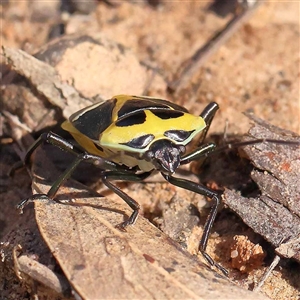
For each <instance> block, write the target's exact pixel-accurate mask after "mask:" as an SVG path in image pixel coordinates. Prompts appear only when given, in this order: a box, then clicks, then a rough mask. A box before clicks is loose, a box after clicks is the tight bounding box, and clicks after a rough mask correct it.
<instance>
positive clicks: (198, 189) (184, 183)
mask: <svg viewBox="0 0 300 300" xmlns="http://www.w3.org/2000/svg"><path fill="white" fill-rule="evenodd" d="M162 176H163V177H164V178H165V179H166V180H167V181H168V182H170V183H171V184H174V185H176V186H178V187H181V188H183V189H186V190H189V191H192V192H194V193H197V194H201V195H204V196H207V197H209V198H211V199H212V200H213V206H212V208H211V211H210V213H209V216H208V217H207V220H206V222H205V225H204V231H203V235H202V238H201V241H200V243H199V251H200V252H201V253H202V255H203V256H204V257H205V259H206V260H207V261H208V262H209V263H210V264H211V265H212V266H215V267H216V268H218V269H219V270H220V271H221V272H222V273H223V274H224V275H226V276H228V271H227V270H226V269H225V268H223V267H222V266H220V265H219V264H217V263H215V262H214V260H213V259H212V258H211V257H210V256H209V254H208V253H207V252H206V246H207V241H208V237H209V234H210V232H211V228H212V226H213V223H214V221H215V219H216V215H217V212H218V207H219V205H220V203H221V197H220V195H219V193H218V192H216V191H214V190H211V189H209V188H207V187H205V186H203V185H200V184H197V183H195V182H192V181H189V180H185V179H181V178H176V177H173V176H170V175H165V174H163V173H162Z"/></svg>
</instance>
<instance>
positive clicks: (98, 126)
mask: <svg viewBox="0 0 300 300" xmlns="http://www.w3.org/2000/svg"><path fill="white" fill-rule="evenodd" d="M116 102H117V101H116V99H112V100H111V101H106V102H104V103H102V104H100V105H99V106H96V107H95V108H93V109H91V110H88V108H84V109H82V110H81V111H82V115H80V112H81V111H79V112H77V113H76V114H74V115H72V116H71V117H70V122H71V123H72V124H73V126H74V127H75V128H76V129H77V130H79V131H80V132H81V133H82V134H84V135H85V136H87V137H89V138H90V139H92V140H99V137H100V135H101V133H102V132H103V131H104V130H105V129H106V128H108V127H109V126H110V125H111V119H112V111H113V109H114V107H115V105H116ZM78 115H79V117H77V116H78ZM76 117H77V118H76ZM73 118H75V120H74V121H73V120H72V119H73Z"/></svg>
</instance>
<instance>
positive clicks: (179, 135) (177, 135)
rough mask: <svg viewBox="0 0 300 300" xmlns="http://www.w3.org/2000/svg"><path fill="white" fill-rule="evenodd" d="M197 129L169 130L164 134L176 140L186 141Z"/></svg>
mask: <svg viewBox="0 0 300 300" xmlns="http://www.w3.org/2000/svg"><path fill="white" fill-rule="evenodd" d="M194 131H195V130H191V131H185V130H168V131H166V132H165V133H164V136H166V137H168V138H169V139H171V140H173V141H176V142H183V141H185V140H186V139H187V138H188V137H189V136H190V135H191V134H192V133H193V132H194Z"/></svg>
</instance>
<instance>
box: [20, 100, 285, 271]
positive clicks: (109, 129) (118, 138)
mask: <svg viewBox="0 0 300 300" xmlns="http://www.w3.org/2000/svg"><path fill="white" fill-rule="evenodd" d="M218 108H219V106H218V104H217V103H215V102H211V103H209V104H208V105H207V106H206V108H205V109H204V110H203V112H202V113H201V114H200V115H199V116H194V115H192V114H190V113H189V112H188V110H187V109H185V108H184V107H181V106H179V105H176V104H174V103H171V102H169V101H167V100H162V99H157V98H151V97H144V96H128V95H118V96H114V97H112V98H111V99H109V100H107V101H104V102H103V101H101V102H98V103H95V104H93V105H91V106H88V107H86V108H84V109H82V110H80V111H78V112H76V113H75V114H73V115H71V116H70V118H69V120H68V121H65V122H64V123H63V124H62V128H63V129H65V130H66V131H68V132H70V133H71V135H72V136H73V138H74V139H75V140H76V141H77V143H78V144H79V146H77V145H73V144H71V143H69V142H68V141H66V140H65V139H63V138H62V137H60V136H58V135H57V134H55V133H53V132H49V133H44V134H42V135H41V136H40V137H39V138H38V139H37V140H36V142H35V143H34V144H33V145H32V146H31V147H30V149H29V150H28V152H27V154H26V156H25V164H27V163H28V162H29V159H30V156H31V154H32V153H33V151H34V150H35V149H36V148H37V147H38V146H39V145H41V144H42V143H44V142H47V143H50V144H52V145H55V146H57V147H59V148H60V149H62V150H65V151H68V152H71V153H73V154H74V155H75V156H76V158H75V160H74V162H73V163H72V164H71V165H70V166H69V168H67V169H66V170H65V172H64V173H63V174H62V175H61V176H60V177H59V178H58V179H57V180H56V181H55V182H54V183H53V185H52V187H51V188H50V190H49V192H48V193H47V194H36V195H33V196H32V197H30V198H28V199H25V200H23V201H22V202H21V203H20V204H19V205H18V208H19V209H21V210H22V209H23V208H24V206H25V205H26V203H28V202H29V201H33V200H36V199H41V198H44V199H48V198H50V199H54V197H55V195H56V192H57V191H58V189H59V187H60V186H61V185H62V184H63V182H64V181H65V180H66V179H67V178H69V177H70V175H71V174H72V173H73V171H74V170H75V169H76V167H77V166H78V164H79V163H80V162H82V161H87V162H91V163H94V164H97V165H98V167H99V168H100V170H101V171H100V175H99V176H100V178H101V180H102V182H103V183H104V184H105V185H106V186H107V187H108V188H109V189H111V190H112V191H113V192H115V193H116V194H117V195H118V196H120V197H121V198H122V199H123V200H124V201H125V202H126V203H127V204H128V205H129V206H130V207H131V208H132V209H133V212H132V214H131V215H130V216H129V218H128V219H127V220H126V221H125V222H123V223H121V224H119V225H117V226H118V228H119V229H120V230H125V228H126V226H128V225H131V224H134V223H135V221H136V219H137V217H138V213H139V209H140V206H139V204H138V202H136V201H135V200H134V199H132V198H131V197H130V196H129V195H128V194H126V193H124V192H123V191H122V190H121V189H120V188H118V187H117V186H116V185H115V184H113V183H112V182H111V181H113V180H123V181H142V180H143V179H145V178H146V177H148V176H149V175H150V174H151V172H152V171H153V170H157V171H159V172H160V173H161V174H162V176H163V177H164V178H165V180H167V181H168V182H170V183H171V184H173V185H175V186H178V187H181V188H183V189H187V190H190V191H192V192H195V193H197V194H201V195H204V196H206V197H209V198H211V199H212V200H213V205H212V207H211V211H210V214H209V216H208V218H207V220H206V223H205V225H204V233H203V236H202V238H201V240H200V243H199V251H200V252H201V253H202V254H203V256H204V257H205V258H206V260H207V261H208V262H209V263H210V264H211V265H212V266H215V267H217V268H218V269H219V270H220V271H222V272H223V273H224V274H225V275H227V274H228V272H227V270H226V269H225V268H223V267H222V266H220V265H219V264H217V263H215V262H214V260H213V259H212V258H211V257H210V255H209V254H208V253H207V252H206V246H207V241H208V237H209V234H210V231H211V228H212V225H213V223H214V220H215V218H216V214H217V210H218V206H219V204H220V202H221V195H220V193H219V192H218V191H215V190H213V189H211V188H208V187H206V186H204V185H202V184H199V183H195V182H193V181H189V180H186V179H183V178H178V177H174V176H173V174H174V173H175V172H176V170H177V169H178V167H179V166H181V165H184V164H187V163H189V162H191V161H195V160H199V159H201V158H205V157H206V156H208V155H210V154H211V153H213V152H214V151H216V150H215V147H216V146H215V144H214V143H204V139H205V137H206V134H207V132H208V129H209V127H210V124H211V122H212V120H213V118H214V116H215V113H216V112H217V110H218ZM196 136H199V137H198V142H199V144H198V145H199V146H198V147H196V149H194V150H193V151H190V152H188V151H186V146H187V145H188V144H190V143H191V141H192V140H193V139H194V138H195V137H196ZM263 141H268V142H274V143H281V141H276V140H267V139H261V140H254V141H247V142H245V143H242V144H238V146H245V145H249V144H253V143H259V142H263ZM282 143H284V142H282ZM230 146H232V145H228V146H226V147H230Z"/></svg>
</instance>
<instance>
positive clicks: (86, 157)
mask: <svg viewBox="0 0 300 300" xmlns="http://www.w3.org/2000/svg"><path fill="white" fill-rule="evenodd" d="M45 142H46V143H49V144H52V145H54V146H56V147H58V148H60V149H61V150H65V151H67V152H70V153H72V154H74V155H75V156H76V158H75V160H74V161H73V162H72V164H71V165H70V166H69V167H68V168H67V169H66V170H65V171H64V172H63V173H62V174H61V175H60V176H59V177H58V178H57V179H56V180H55V182H54V183H53V184H52V186H51V188H50V190H49V191H48V193H47V194H35V195H33V196H32V197H29V198H27V199H24V200H23V201H21V202H20V203H19V204H18V205H17V208H18V209H19V210H21V212H22V210H23V208H24V207H25V206H26V204H28V203H29V202H32V201H34V200H37V199H44V200H45V199H49V198H50V199H53V198H54V197H55V195H56V193H57V191H58V189H59V187H60V186H61V185H62V184H63V183H64V182H65V181H66V180H67V179H68V178H69V177H70V176H71V175H72V173H73V172H74V170H75V169H76V168H77V166H78V165H79V164H80V162H82V161H87V162H89V163H92V164H95V165H97V166H98V167H100V168H101V169H102V170H105V169H109V170H115V171H119V170H122V171H123V173H124V172H126V171H128V170H129V169H126V167H121V166H119V165H117V164H115V163H114V162H111V161H109V160H106V159H104V158H102V157H100V156H97V155H92V154H88V153H86V152H84V151H82V150H81V149H80V148H78V147H76V146H75V145H73V144H71V143H69V142H68V141H66V140H65V139H63V138H62V137H60V136H59V135H57V134H55V133H52V132H49V133H43V134H42V135H41V136H40V137H39V138H38V139H37V140H36V141H35V143H33V145H32V146H31V147H30V148H29V150H28V151H27V153H26V156H25V159H24V164H25V165H26V164H28V163H29V159H30V156H31V155H32V153H33V152H34V151H35V150H36V149H37V148H38V147H39V146H40V145H41V144H43V143H45ZM131 172H132V171H131Z"/></svg>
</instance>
